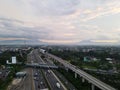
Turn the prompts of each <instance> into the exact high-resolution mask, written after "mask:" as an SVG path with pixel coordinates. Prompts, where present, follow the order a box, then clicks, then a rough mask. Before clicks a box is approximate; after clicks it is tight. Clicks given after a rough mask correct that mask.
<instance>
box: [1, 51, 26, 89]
mask: <svg viewBox="0 0 120 90" xmlns="http://www.w3.org/2000/svg"><path fill="white" fill-rule="evenodd" d="M27 52H28V51H27ZM27 52H25V51H24V52H22V56H21V55H20V52H19V51H14V52H13V51H5V52H3V53H2V54H1V55H0V63H1V65H5V66H6V67H10V69H8V70H9V71H10V73H9V75H8V76H7V77H6V78H5V79H1V80H0V90H6V89H7V87H8V85H9V84H10V83H11V81H12V80H13V78H14V77H15V74H16V72H18V71H20V70H22V69H23V68H24V66H23V64H24V62H25V61H26V60H27ZM12 56H16V58H17V61H18V62H22V63H23V64H17V65H12V64H10V65H6V60H11V57H12Z"/></svg>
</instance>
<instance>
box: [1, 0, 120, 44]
mask: <svg viewBox="0 0 120 90" xmlns="http://www.w3.org/2000/svg"><path fill="white" fill-rule="evenodd" d="M119 36H120V1H119V0H0V44H4V43H5V44H15V43H16V44H17V43H18V44H21V43H24V41H25V40H26V43H28V44H33V42H34V44H43V43H47V44H120V37H119Z"/></svg>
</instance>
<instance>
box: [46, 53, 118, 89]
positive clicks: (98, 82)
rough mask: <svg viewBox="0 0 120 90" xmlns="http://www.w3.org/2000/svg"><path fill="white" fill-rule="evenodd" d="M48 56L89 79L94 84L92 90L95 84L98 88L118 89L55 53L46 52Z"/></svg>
mask: <svg viewBox="0 0 120 90" xmlns="http://www.w3.org/2000/svg"><path fill="white" fill-rule="evenodd" d="M46 55H47V56H48V57H51V58H53V59H54V60H56V61H57V62H59V63H61V64H62V65H64V66H65V67H66V68H68V69H70V70H72V71H74V72H75V74H77V75H79V76H81V77H82V78H83V79H85V80H87V81H89V82H90V83H91V84H92V90H94V86H97V87H98V88H100V89H102V90H116V89H115V88H113V87H111V86H110V85H108V84H106V83H104V82H102V81H100V80H99V79H97V78H95V77H93V76H91V75H90V74H88V73H86V72H84V71H82V70H80V69H79V68H77V67H76V66H74V65H72V64H70V63H69V62H67V61H64V60H63V59H61V58H59V57H57V56H55V55H52V54H49V53H47V54H46Z"/></svg>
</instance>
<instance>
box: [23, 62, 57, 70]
mask: <svg viewBox="0 0 120 90" xmlns="http://www.w3.org/2000/svg"><path fill="white" fill-rule="evenodd" d="M25 66H27V67H34V68H35V67H36V68H52V69H57V68H58V66H55V65H48V64H38V63H27V64H25Z"/></svg>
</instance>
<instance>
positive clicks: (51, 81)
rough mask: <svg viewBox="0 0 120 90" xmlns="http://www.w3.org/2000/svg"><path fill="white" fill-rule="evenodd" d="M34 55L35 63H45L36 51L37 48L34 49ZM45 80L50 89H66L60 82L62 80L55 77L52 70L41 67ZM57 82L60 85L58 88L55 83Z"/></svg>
mask: <svg viewBox="0 0 120 90" xmlns="http://www.w3.org/2000/svg"><path fill="white" fill-rule="evenodd" d="M33 53H34V57H35V60H34V62H35V63H39V64H46V62H45V61H44V60H42V58H41V56H40V53H39V52H38V50H34V51H33ZM42 71H43V73H44V75H45V77H46V79H47V81H48V85H49V86H50V88H51V90H67V89H66V87H65V86H64V85H63V84H62V82H61V81H60V80H59V79H58V78H57V76H56V75H55V74H54V72H53V71H52V70H50V69H49V70H48V69H42ZM57 82H59V83H60V85H61V87H60V88H58V87H57V86H56V83H57Z"/></svg>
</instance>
